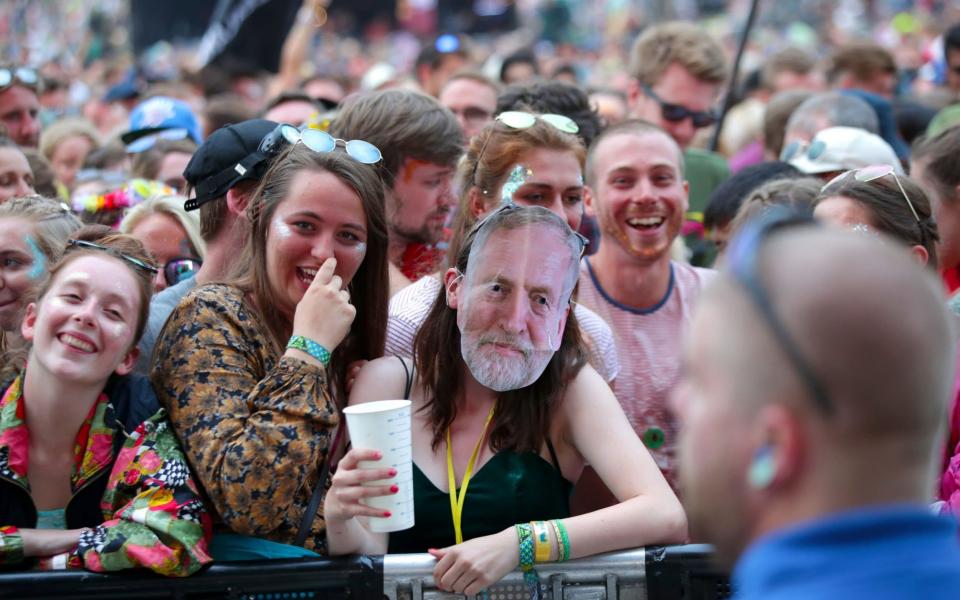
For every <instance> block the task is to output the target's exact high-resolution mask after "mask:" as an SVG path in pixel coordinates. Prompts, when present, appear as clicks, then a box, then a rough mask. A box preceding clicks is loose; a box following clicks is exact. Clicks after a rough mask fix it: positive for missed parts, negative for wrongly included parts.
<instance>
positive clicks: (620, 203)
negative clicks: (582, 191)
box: [579, 121, 713, 507]
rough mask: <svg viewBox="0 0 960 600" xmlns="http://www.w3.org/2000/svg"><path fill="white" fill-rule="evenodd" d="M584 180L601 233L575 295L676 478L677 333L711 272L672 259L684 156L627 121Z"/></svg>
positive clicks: (649, 128)
mask: <svg viewBox="0 0 960 600" xmlns="http://www.w3.org/2000/svg"><path fill="white" fill-rule="evenodd" d="M587 182H588V184H589V185H590V187H591V189H592V190H593V194H594V205H595V207H596V211H597V217H598V220H599V223H600V230H601V233H602V237H601V240H600V248H599V249H598V250H597V253H596V254H595V255H593V256H591V257H589V258H587V259H584V261H583V265H582V270H581V277H580V292H579V302H580V303H582V304H583V305H585V306H586V307H587V308H590V309H591V310H593V311H594V312H596V313H597V314H599V315H600V316H601V317H603V318H604V319H605V320H606V321H607V323H608V324H609V325H610V328H611V329H612V330H613V332H614V337H615V339H616V344H617V354H618V355H619V356H620V373H619V375H618V376H617V379H616V381H615V382H614V391H615V392H616V394H617V399H618V400H619V401H620V404H621V405H623V409H624V412H625V413H626V414H627V418H628V419H629V421H630V423H631V424H632V425H633V428H634V430H635V431H636V432H637V435H639V436H640V437H641V438H642V439H643V441H644V443H645V444H646V445H647V447H648V448H649V449H650V451H651V453H652V454H653V457H654V458H655V459H656V461H657V464H658V466H659V467H660V469H661V470H662V471H663V473H664V475H666V477H667V480H668V481H670V482H671V484H672V483H673V482H674V464H673V453H674V444H675V443H676V434H677V422H676V420H675V418H674V416H673V414H672V413H671V412H670V411H669V409H668V407H667V398H668V396H669V394H670V391H671V389H672V388H673V385H674V384H675V383H676V381H677V379H678V377H679V358H680V337H681V333H682V331H683V329H684V328H685V326H686V324H687V323H688V322H689V320H690V316H691V313H692V310H693V305H694V303H695V301H696V300H697V298H698V296H699V294H700V288H701V286H702V285H703V284H704V282H705V281H706V280H707V279H708V278H709V277H711V276H712V274H713V272H712V271H709V270H706V269H700V268H696V267H691V266H690V265H688V264H685V263H679V262H674V261H672V260H671V259H670V246H671V244H672V243H673V240H674V239H675V238H676V237H677V235H679V233H680V228H681V226H682V225H683V220H684V213H685V212H686V210H687V182H686V181H685V180H684V169H683V155H682V152H681V149H680V147H679V146H678V145H677V142H676V141H675V140H674V138H672V137H671V136H670V135H668V134H667V133H666V132H665V131H664V130H662V129H660V128H659V127H657V126H655V125H652V124H650V123H646V122H643V121H624V122H622V123H619V124H617V125H614V126H612V127H610V128H608V129H607V130H605V131H604V132H603V133H601V134H600V136H599V137H598V138H597V139H596V140H595V141H594V143H593V145H592V146H591V147H590V152H589V154H588V155H587ZM597 494H599V492H598V493H597ZM588 495H589V493H588ZM607 500H609V498H607ZM595 501H596V502H601V503H602V500H601V499H600V498H599V497H597V498H595ZM588 504H589V505H590V506H591V507H593V506H595V505H596V504H595V503H588Z"/></svg>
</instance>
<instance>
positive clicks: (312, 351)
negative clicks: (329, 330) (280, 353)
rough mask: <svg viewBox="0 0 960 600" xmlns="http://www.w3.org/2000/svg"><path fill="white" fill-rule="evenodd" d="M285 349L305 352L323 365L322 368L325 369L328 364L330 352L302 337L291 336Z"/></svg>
mask: <svg viewBox="0 0 960 600" xmlns="http://www.w3.org/2000/svg"><path fill="white" fill-rule="evenodd" d="M287 348H293V349H294V350H300V351H301V352H306V353H307V354H309V355H310V356H312V357H314V358H315V359H317V360H319V361H320V362H321V363H323V366H325V367H326V366H327V365H329V364H330V351H329V350H327V349H326V348H324V347H323V346H321V345H320V344H318V343H316V342H315V341H313V340H311V339H308V338H305V337H303V336H302V335H295V336H292V337H291V338H290V341H289V342H287Z"/></svg>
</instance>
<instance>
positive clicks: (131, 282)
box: [0, 226, 210, 576]
mask: <svg viewBox="0 0 960 600" xmlns="http://www.w3.org/2000/svg"><path fill="white" fill-rule="evenodd" d="M77 238H78V239H76V240H71V241H70V243H69V245H68V246H67V249H66V251H65V253H64V255H63V258H62V259H60V260H59V261H58V262H57V264H56V265H54V266H53V268H52V269H51V270H50V279H49V281H48V282H47V283H46V285H45V286H44V287H43V288H42V289H41V290H40V293H39V296H38V297H39V299H38V300H37V302H36V303H31V304H29V305H28V306H27V310H26V315H25V317H24V320H23V325H22V333H23V337H24V338H25V339H26V340H28V341H29V342H31V347H30V349H29V351H28V355H27V361H26V369H25V370H24V371H23V372H22V373H21V374H20V375H19V376H18V377H17V378H16V379H15V380H14V382H13V383H12V384H11V385H10V386H9V387H7V388H6V391H5V392H4V394H3V396H2V398H0V564H2V565H7V564H16V563H21V562H23V561H24V560H25V559H27V560H31V561H32V560H33V559H40V565H41V566H42V567H46V568H64V567H86V568H88V569H91V570H93V571H114V570H118V569H125V568H132V567H146V568H149V569H152V570H154V571H156V572H158V573H162V574H164V575H176V576H183V575H189V574H191V573H193V572H195V571H196V570H197V569H199V568H200V567H201V566H203V564H204V563H207V562H209V561H210V557H209V555H208V554H207V540H208V537H209V532H210V518H209V516H208V514H207V513H206V511H205V510H204V508H203V504H202V502H201V500H200V497H199V494H198V492H197V488H196V485H195V484H194V483H193V480H192V478H191V476H190V471H189V469H188V467H187V464H186V460H185V459H184V457H183V453H182V452H181V450H180V449H179V447H178V445H177V441H176V438H175V437H174V435H173V432H172V430H171V429H170V427H169V425H168V423H167V421H166V418H165V415H164V413H163V411H162V410H159V405H158V404H157V400H156V397H155V396H154V394H153V391H152V390H151V389H150V386H149V383H148V382H147V381H146V380H143V379H139V380H137V379H131V378H130V377H129V376H128V374H129V373H130V371H131V370H132V369H133V365H134V362H135V361H136V357H137V350H136V348H137V341H138V338H139V336H140V334H141V332H142V331H143V327H144V324H145V322H146V318H147V311H148V309H149V304H150V293H151V279H152V276H153V272H152V270H153V267H152V266H151V265H150V264H149V263H148V262H147V261H148V260H149V259H148V255H147V254H146V252H145V251H144V249H143V246H142V245H141V244H140V243H139V242H137V241H136V240H134V239H133V238H131V237H129V236H126V235H122V234H116V233H113V232H111V231H110V230H109V229H108V228H106V227H99V226H98V227H92V228H87V229H86V230H81V231H80V232H78V234H77Z"/></svg>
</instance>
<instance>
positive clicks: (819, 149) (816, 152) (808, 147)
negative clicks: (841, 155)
mask: <svg viewBox="0 0 960 600" xmlns="http://www.w3.org/2000/svg"><path fill="white" fill-rule="evenodd" d="M826 149H827V145H826V144H825V143H824V142H823V141H822V140H813V141H812V142H801V141H799V140H794V141H792V142H790V143H789V144H787V145H786V146H785V147H784V149H783V151H782V152H781V153H780V160H781V161H782V162H790V161H791V160H793V159H794V158H796V157H798V156H800V155H801V154H803V153H806V155H807V158H808V159H810V160H817V159H818V158H820V157H821V156H823V151H824V150H826Z"/></svg>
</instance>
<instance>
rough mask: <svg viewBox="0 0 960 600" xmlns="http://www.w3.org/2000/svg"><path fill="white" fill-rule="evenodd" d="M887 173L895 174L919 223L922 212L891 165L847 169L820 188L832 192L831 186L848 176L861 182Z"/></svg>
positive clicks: (904, 196)
mask: <svg viewBox="0 0 960 600" xmlns="http://www.w3.org/2000/svg"><path fill="white" fill-rule="evenodd" d="M887 175H893V180H894V181H896V182H897V187H898V188H900V193H901V194H903V199H904V200H906V201H907V206H908V207H909V208H910V212H911V213H913V218H914V219H916V220H917V223H919V222H920V214H919V213H917V209H916V208H914V206H913V202H911V201H910V196H908V195H907V191H906V190H905V189H903V184H902V183H900V178H899V177H898V176H897V171H896V170H895V169H894V168H893V166H891V165H871V166H869V167H863V168H861V169H854V170H852V171H847V172H846V173H841V174H839V175H837V176H836V177H834V178H833V179H831V180H830V181H828V182H827V184H826V185H825V186H823V187H822V188H820V193H821V194H828V193H830V188H831V187H832V186H833V185H834V184H837V183H839V182H841V181H843V180H845V179H847V178H848V177H853V178H854V179H856V180H857V181H859V182H861V183H870V182H871V181H874V180H877V179H880V178H881V177H886V176H887Z"/></svg>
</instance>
